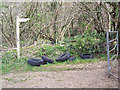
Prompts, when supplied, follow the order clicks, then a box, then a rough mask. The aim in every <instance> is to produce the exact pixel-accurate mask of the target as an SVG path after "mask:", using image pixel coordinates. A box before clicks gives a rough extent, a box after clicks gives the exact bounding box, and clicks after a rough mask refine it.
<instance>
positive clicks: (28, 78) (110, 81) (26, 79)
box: [2, 61, 118, 88]
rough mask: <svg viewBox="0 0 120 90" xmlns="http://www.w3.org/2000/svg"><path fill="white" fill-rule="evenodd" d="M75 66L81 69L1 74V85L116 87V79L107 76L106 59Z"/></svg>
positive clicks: (4, 86)
mask: <svg viewBox="0 0 120 90" xmlns="http://www.w3.org/2000/svg"><path fill="white" fill-rule="evenodd" d="M75 66H76V68H82V69H76V70H68V71H57V72H55V71H51V72H29V73H10V74H7V75H3V76H2V86H3V88H118V80H117V79H115V78H114V77H110V78H109V77H108V76H107V62H106V61H98V62H94V63H89V64H77V65H74V67H75ZM69 67H72V65H69Z"/></svg>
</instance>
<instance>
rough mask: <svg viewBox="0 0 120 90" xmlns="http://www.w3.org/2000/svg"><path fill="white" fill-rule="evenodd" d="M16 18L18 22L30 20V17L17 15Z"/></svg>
mask: <svg viewBox="0 0 120 90" xmlns="http://www.w3.org/2000/svg"><path fill="white" fill-rule="evenodd" d="M17 19H18V22H26V21H28V20H30V18H19V17H18V16H17Z"/></svg>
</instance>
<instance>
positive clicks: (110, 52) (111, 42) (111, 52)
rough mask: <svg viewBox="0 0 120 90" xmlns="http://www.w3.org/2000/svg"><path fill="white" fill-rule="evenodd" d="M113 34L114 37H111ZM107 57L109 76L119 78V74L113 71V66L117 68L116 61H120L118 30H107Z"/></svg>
mask: <svg viewBox="0 0 120 90" xmlns="http://www.w3.org/2000/svg"><path fill="white" fill-rule="evenodd" d="M112 34H114V35H113V36H115V37H114V38H111V36H112ZM111 47H112V48H111ZM107 59H108V76H110V75H112V76H115V77H116V78H118V76H116V75H115V74H114V73H112V70H113V68H115V65H116V62H118V31H107ZM113 71H114V70H113Z"/></svg>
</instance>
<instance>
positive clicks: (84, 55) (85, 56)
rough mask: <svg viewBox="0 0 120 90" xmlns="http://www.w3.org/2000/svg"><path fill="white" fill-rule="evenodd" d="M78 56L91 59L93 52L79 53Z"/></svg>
mask: <svg viewBox="0 0 120 90" xmlns="http://www.w3.org/2000/svg"><path fill="white" fill-rule="evenodd" d="M80 57H81V58H82V59H92V58H93V54H81V55H80Z"/></svg>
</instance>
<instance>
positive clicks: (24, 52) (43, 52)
mask: <svg viewBox="0 0 120 90" xmlns="http://www.w3.org/2000/svg"><path fill="white" fill-rule="evenodd" d="M65 48H66V47H65V46H60V45H58V44H57V45H41V46H36V47H30V48H27V49H21V58H19V59H17V54H16V51H9V52H6V53H4V54H3V56H2V73H3V74H5V73H10V72H23V71H25V72H27V71H59V70H69V69H70V68H57V66H58V65H64V66H66V65H68V64H79V63H88V62H95V61H97V60H106V56H105V55H98V56H95V57H94V59H87V60H84V59H81V58H80V56H79V55H77V54H74V55H75V56H76V57H77V58H76V59H75V60H74V61H73V62H69V61H65V62H56V61H55V62H54V64H46V65H41V66H40V67H37V66H34V67H33V66H30V65H28V64H27V60H28V59H30V58H41V56H47V57H50V58H52V59H54V60H55V59H56V58H57V57H58V56H59V55H60V54H62V53H64V52H65V51H67V49H65ZM71 54H72V53H71Z"/></svg>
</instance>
